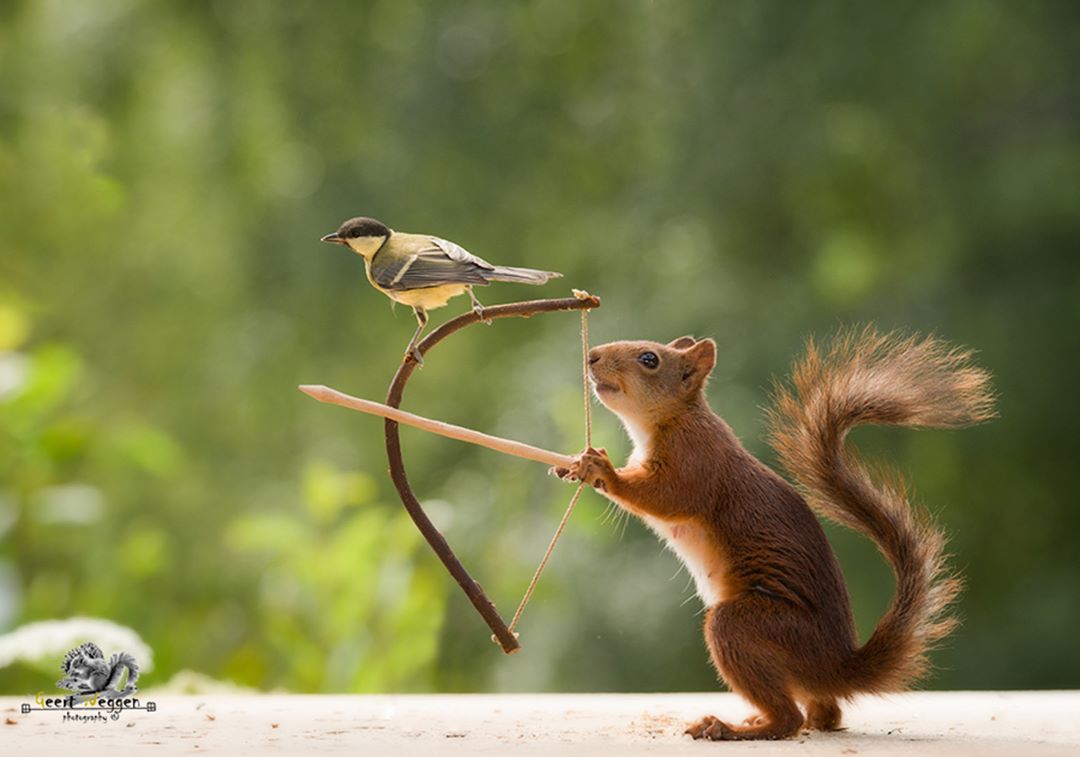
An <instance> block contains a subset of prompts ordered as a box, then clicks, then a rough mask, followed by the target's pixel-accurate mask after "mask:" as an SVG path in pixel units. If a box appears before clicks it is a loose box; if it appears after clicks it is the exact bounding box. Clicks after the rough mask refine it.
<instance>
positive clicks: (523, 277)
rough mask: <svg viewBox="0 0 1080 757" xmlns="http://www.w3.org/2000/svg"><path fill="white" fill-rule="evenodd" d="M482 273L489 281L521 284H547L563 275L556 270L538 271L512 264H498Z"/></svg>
mask: <svg viewBox="0 0 1080 757" xmlns="http://www.w3.org/2000/svg"><path fill="white" fill-rule="evenodd" d="M481 275H482V276H483V277H484V278H485V279H487V280H488V281H512V282H516V283H519V284H537V285H538V284H546V283H547V282H549V281H551V279H558V278H561V277H562V274H561V273H556V272H555V271H538V270H536V269H534V268H513V267H511V266H497V267H496V268H494V269H492V270H490V271H482V272H481Z"/></svg>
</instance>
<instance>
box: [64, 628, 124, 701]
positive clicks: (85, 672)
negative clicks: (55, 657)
mask: <svg viewBox="0 0 1080 757" xmlns="http://www.w3.org/2000/svg"><path fill="white" fill-rule="evenodd" d="M125 668H126V669H127V674H128V677H127V684H126V685H125V686H124V688H123V690H121V691H118V690H117V689H116V687H117V685H118V684H119V683H120V678H121V677H122V676H123V674H124V669H125ZM60 670H62V671H63V672H64V674H65V676H66V677H65V678H61V679H60V680H59V681H57V682H56V685H57V687H58V688H61V689H67V690H68V691H72V692H75V693H76V694H87V695H92V694H105V695H106V696H107V697H117V696H121V697H122V696H127V695H128V694H132V693H134V692H135V691H136V690H137V689H136V687H135V682H136V681H138V680H139V664H138V663H137V662H135V658H134V657H132V656H131V655H130V654H128V653H127V652H120V653H118V654H114V655H113V656H112V657H110V658H109V661H108V662H106V661H105V655H104V654H103V653H102V651H101V647H99V646H98V645H97V644H95V643H93V642H92V641H88V642H86V643H85V644H83V645H82V646H78V647H75V649H72V650H71V651H70V652H68V653H67V656H66V657H65V658H64V661H63V662H62V663H60Z"/></svg>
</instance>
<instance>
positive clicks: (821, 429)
mask: <svg viewBox="0 0 1080 757" xmlns="http://www.w3.org/2000/svg"><path fill="white" fill-rule="evenodd" d="M993 406H994V399H993V394H992V392H991V390H990V375H989V374H988V373H987V372H986V371H983V370H981V369H980V368H977V367H975V366H974V365H972V363H971V353H970V352H969V351H965V350H961V349H956V348H953V347H950V346H948V345H946V344H944V343H943V342H941V341H939V340H937V339H935V338H934V337H926V338H917V337H905V336H900V335H898V334H895V333H893V334H882V333H880V332H878V331H877V330H875V329H874V328H872V327H867V328H863V329H852V330H849V331H844V332H841V333H840V334H839V335H838V336H837V337H836V338H835V340H834V341H833V342H832V344H831V345H830V346H829V347H828V348H827V349H824V350H822V349H819V348H818V347H817V346H816V345H815V344H814V343H813V342H811V343H810V344H809V345H808V347H807V353H806V357H805V358H803V360H802V361H801V362H799V363H797V364H796V366H795V369H794V372H793V374H792V378H791V386H790V387H787V386H779V387H778V388H777V391H776V398H775V403H774V406H773V408H772V410H771V411H770V424H771V432H772V434H771V439H770V441H771V444H772V446H773V447H774V448H775V449H776V451H777V452H778V453H779V454H780V457H781V458H782V460H783V463H784V465H785V467H786V468H787V469H788V471H790V472H791V474H792V475H793V476H794V477H795V478H796V479H797V480H798V482H799V483H800V484H801V485H802V487H803V488H804V489H805V492H806V494H807V499H808V501H809V503H810V505H811V506H812V507H813V508H814V509H815V510H816V511H817V512H818V513H820V514H821V515H823V516H825V517H826V518H829V519H831V520H834V521H836V522H837V523H840V524H842V525H844V526H847V527H849V528H852V529H855V530H856V531H860V532H862V533H864V534H866V535H867V536H869V537H870V538H871V539H873V540H874V542H875V543H876V544H877V545H878V548H879V549H880V550H881V552H882V553H883V554H884V555H885V558H886V559H887V560H888V561H889V564H890V565H891V567H892V569H893V572H894V573H895V575H896V596H895V597H894V599H893V603H892V605H891V606H890V607H889V609H888V611H887V612H886V613H885V615H884V616H883V617H882V618H881V620H880V621H879V622H878V624H877V627H876V628H875V629H874V633H873V634H872V635H871V637H870V639H869V640H868V641H867V642H866V644H865V645H863V646H862V647H861V648H860V649H859V650H858V651H857V652H856V653H855V656H854V658H853V659H852V661H851V664H850V667H849V668H848V671H847V678H848V683H849V685H850V687H851V692H850V693H856V692H883V691H895V690H898V689H901V688H903V687H904V685H905V684H908V683H911V682H913V681H914V680H915V679H917V678H919V677H920V676H921V675H922V674H923V673H925V672H926V669H927V659H926V654H927V652H928V650H929V649H930V647H931V646H933V644H934V642H935V641H937V640H938V639H940V638H942V637H943V636H945V635H946V634H948V633H949V631H950V630H952V628H953V626H954V625H955V624H956V621H955V619H954V618H952V617H950V616H949V614H948V609H949V605H950V604H951V603H952V601H953V600H954V599H955V597H956V595H957V593H958V592H959V591H960V587H961V582H960V580H959V579H958V578H957V577H955V576H954V575H952V574H950V573H949V572H948V571H947V569H946V566H945V557H946V555H945V551H944V549H945V536H944V534H943V533H942V532H941V531H940V530H938V529H937V528H936V527H935V526H934V525H933V523H932V522H931V521H930V518H929V516H928V515H927V513H925V512H924V511H922V510H920V509H914V508H912V506H911V505H910V504H909V503H908V501H907V497H906V495H905V491H904V484H903V481H902V480H901V479H900V478H899V476H891V477H889V478H888V480H886V481H884V482H882V483H875V481H874V480H873V478H871V476H870V474H869V473H868V472H867V470H866V468H865V467H864V466H863V465H862V464H861V463H860V462H859V460H858V458H857V456H856V455H854V454H853V453H852V452H850V451H848V450H847V449H846V448H845V446H844V438H845V436H846V435H847V432H848V431H849V430H850V429H851V428H853V427H854V426H858V425H862V424H879V425H895V426H922V427H955V426H964V425H968V424H972V423H978V422H980V421H983V420H986V419H988V418H991V417H993V415H994V408H993Z"/></svg>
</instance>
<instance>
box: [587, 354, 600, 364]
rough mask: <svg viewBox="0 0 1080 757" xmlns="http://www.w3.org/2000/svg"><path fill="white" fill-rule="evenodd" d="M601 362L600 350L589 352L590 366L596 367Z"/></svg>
mask: <svg viewBox="0 0 1080 757" xmlns="http://www.w3.org/2000/svg"><path fill="white" fill-rule="evenodd" d="M599 361H600V351H599V350H589V365H596V364H597V363H598V362H599Z"/></svg>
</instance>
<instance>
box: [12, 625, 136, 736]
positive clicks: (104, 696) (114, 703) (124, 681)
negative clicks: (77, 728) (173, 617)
mask: <svg viewBox="0 0 1080 757" xmlns="http://www.w3.org/2000/svg"><path fill="white" fill-rule="evenodd" d="M60 670H61V671H63V673H64V677H63V678H61V679H60V680H59V681H57V682H56V685H57V687H59V688H61V689H66V690H67V691H69V692H72V693H71V694H69V695H67V696H63V697H49V696H46V695H45V693H44V692H38V694H37V696H36V697H34V702H35V704H37V706H36V707H32V706H31V705H30V704H28V703H24V704H23V705H22V713H23V714H24V715H28V714H30V713H31V712H34V711H40V712H63V713H64V720H65V721H76V722H95V721H96V722H107V721H108V720H119V719H120V713H121V712H123V711H124V710H145V711H146V712H154V711H156V710H157V705H156V704H155V703H154V702H145V703H144V702H142V701H141V700H140V699H139V698H138V697H135V696H134V694H136V693H137V692H138V690H139V689H138V687H137V686H136V685H135V684H136V683H137V682H138V680H139V663H138V662H136V661H135V658H134V657H132V656H131V655H129V654H128V653H127V652H118V653H116V654H114V655H113V656H112V657H110V658H109V659H108V660H106V659H105V655H104V653H103V652H102V651H101V647H99V646H98V645H97V644H95V643H93V642H92V641H88V642H86V643H85V644H83V645H82V646H78V647H75V649H72V650H71V651H70V652H68V653H67V656H65V657H64V661H63V662H62V663H60Z"/></svg>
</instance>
